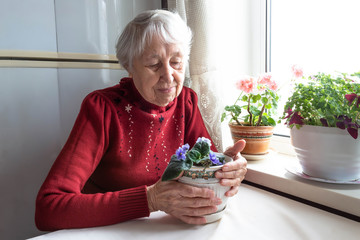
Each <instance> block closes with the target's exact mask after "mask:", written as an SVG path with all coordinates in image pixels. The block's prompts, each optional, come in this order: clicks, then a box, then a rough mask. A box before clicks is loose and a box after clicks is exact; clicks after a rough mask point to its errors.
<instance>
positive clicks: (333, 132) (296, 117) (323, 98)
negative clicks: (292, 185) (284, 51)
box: [283, 72, 360, 182]
mask: <svg viewBox="0 0 360 240" xmlns="http://www.w3.org/2000/svg"><path fill="white" fill-rule="evenodd" d="M359 76H360V72H359V73H355V74H352V75H349V74H338V75H334V76H333V75H330V74H325V73H319V74H316V75H312V76H309V77H304V76H299V77H300V78H301V79H300V81H297V82H298V83H297V84H296V85H295V89H294V91H293V93H292V95H291V96H290V97H289V99H288V101H287V103H286V104H285V107H284V114H283V119H285V120H286V122H285V123H286V124H287V125H288V126H289V127H290V128H291V130H290V137H291V143H292V145H293V146H294V149H295V152H296V154H297V158H298V159H299V163H300V165H301V168H302V171H303V173H304V174H306V175H308V176H310V177H313V178H318V179H323V180H330V181H334V182H351V181H355V180H357V179H359V178H360V139H359V137H358V132H359V128H360V108H359V105H360V81H359V78H358V77H359Z"/></svg>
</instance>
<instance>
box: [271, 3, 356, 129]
mask: <svg viewBox="0 0 360 240" xmlns="http://www.w3.org/2000/svg"><path fill="white" fill-rule="evenodd" d="M267 2H268V4H269V7H270V9H269V10H270V11H268V12H270V16H269V18H268V19H269V20H270V28H268V29H267V33H268V36H269V40H270V44H269V47H270V48H269V50H270V51H269V52H270V54H269V70H270V71H271V72H272V73H273V74H274V76H277V77H278V79H279V80H280V81H281V82H282V86H283V88H282V90H281V91H282V93H281V96H282V101H281V105H280V106H279V113H281V111H282V109H283V105H284V104H285V102H286V99H287V96H288V94H289V85H288V84H287V83H288V81H289V80H290V78H291V70H290V68H291V65H293V64H297V65H299V66H301V67H302V68H303V70H304V74H306V75H308V74H314V73H318V72H327V73H332V72H347V73H354V72H358V71H360V58H359V56H360V44H359V39H360V32H359V31H358V30H357V29H358V26H359V25H360V15H359V14H358V11H359V9H360V1H358V0H343V1H338V0H316V1H314V0H290V1H289V0H268V1H267ZM275 133H280V134H284V135H288V129H287V128H286V127H285V126H284V125H282V124H280V125H278V126H277V127H276V129H275Z"/></svg>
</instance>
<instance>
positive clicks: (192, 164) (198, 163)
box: [161, 137, 232, 223]
mask: <svg viewBox="0 0 360 240" xmlns="http://www.w3.org/2000/svg"><path fill="white" fill-rule="evenodd" d="M210 146H211V142H210V140H209V139H207V138H204V137H199V138H198V140H197V141H196V143H195V145H194V146H193V148H191V149H190V146H189V144H185V145H183V146H182V147H179V148H178V149H177V150H176V152H175V154H174V155H172V156H171V160H170V163H169V165H168V166H167V168H166V169H165V172H164V173H163V175H162V178H161V180H162V181H169V180H174V179H177V181H179V182H181V183H184V184H189V185H192V186H196V187H200V188H209V189H212V190H213V191H214V193H215V195H216V196H217V197H219V198H220V199H221V200H222V203H221V204H220V205H218V206H217V208H218V209H217V212H216V213H213V214H209V215H205V216H204V217H205V219H206V222H207V223H210V222H214V221H217V220H219V219H220V218H221V217H222V215H223V213H224V210H225V208H226V203H227V200H228V197H226V196H225V193H226V192H227V191H228V190H229V189H230V187H226V186H222V185H220V183H219V181H220V180H219V179H217V178H216V177H215V172H216V171H217V170H219V169H221V168H222V166H223V165H224V164H225V163H227V162H230V161H232V158H230V157H229V156H226V155H224V154H222V153H216V152H213V151H211V150H210ZM181 173H183V174H182V176H181V177H179V176H180V175H181Z"/></svg>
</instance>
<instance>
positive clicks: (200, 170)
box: [178, 153, 233, 223]
mask: <svg viewBox="0 0 360 240" xmlns="http://www.w3.org/2000/svg"><path fill="white" fill-rule="evenodd" d="M217 154H218V153H217ZM231 161H233V159H232V158H231V157H229V156H226V155H225V163H227V162H231ZM222 166H223V165H221V166H212V167H208V168H206V169H205V170H204V167H197V166H193V167H192V168H191V169H189V170H186V171H184V174H183V176H182V177H181V178H179V180H178V181H179V182H181V183H185V184H189V185H191V186H195V187H200V188H209V189H211V190H213V191H214V192H215V195H216V197H218V198H220V199H221V200H222V203H221V204H220V205H218V206H217V207H218V210H217V212H216V213H214V214H209V215H205V216H204V217H205V218H206V222H207V223H210V222H214V221H217V220H219V219H220V218H221V217H222V215H223V213H224V210H225V208H226V203H227V200H228V197H226V196H225V193H226V192H227V191H228V190H230V187H226V186H222V185H220V183H219V181H220V180H219V179H217V178H216V177H215V172H216V171H217V170H219V169H221V168H222Z"/></svg>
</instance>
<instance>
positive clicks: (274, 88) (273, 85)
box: [267, 81, 278, 91]
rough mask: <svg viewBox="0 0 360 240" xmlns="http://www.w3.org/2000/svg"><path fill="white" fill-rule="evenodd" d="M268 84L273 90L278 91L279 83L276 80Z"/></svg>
mask: <svg viewBox="0 0 360 240" xmlns="http://www.w3.org/2000/svg"><path fill="white" fill-rule="evenodd" d="M267 85H268V87H269V88H270V89H271V90H273V91H276V90H277V89H278V85H277V84H276V82H275V81H271V82H269V83H268V84H267Z"/></svg>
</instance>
